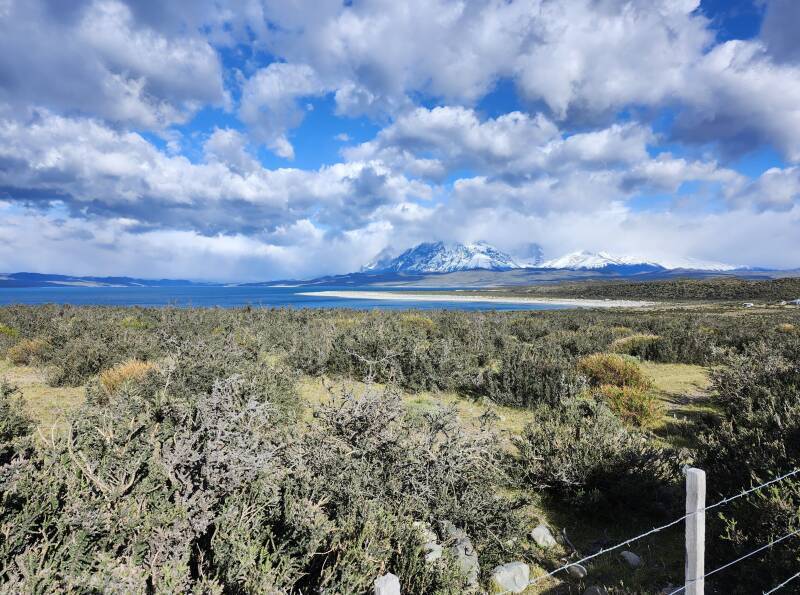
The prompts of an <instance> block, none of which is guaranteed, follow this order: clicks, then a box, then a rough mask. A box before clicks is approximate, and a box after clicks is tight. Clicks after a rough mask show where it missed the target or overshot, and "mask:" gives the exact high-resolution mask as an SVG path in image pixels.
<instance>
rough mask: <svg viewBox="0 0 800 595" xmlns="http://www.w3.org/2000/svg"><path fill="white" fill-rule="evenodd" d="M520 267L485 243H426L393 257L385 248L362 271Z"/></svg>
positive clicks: (444, 271)
mask: <svg viewBox="0 0 800 595" xmlns="http://www.w3.org/2000/svg"><path fill="white" fill-rule="evenodd" d="M523 266H524V265H523V264H520V263H519V262H517V261H516V260H515V259H514V258H512V257H511V256H510V255H508V254H506V253H505V252H502V251H500V250H498V249H497V248H494V247H493V246H490V245H489V244H487V243H486V242H474V243H465V244H461V243H445V242H426V243H423V244H419V245H417V246H414V247H413V248H409V249H408V250H406V251H405V252H403V253H402V254H400V256H397V257H396V258H391V257H390V256H389V253H388V252H387V250H384V251H383V252H381V253H380V254H379V255H378V257H377V258H376V259H375V260H374V261H373V262H371V263H369V264H368V265H366V266H364V267H363V268H362V269H361V270H362V271H370V272H379V271H386V272H396V273H400V272H409V273H452V272H454V271H469V270H472V269H489V270H493V271H504V270H509V269H519V268H523Z"/></svg>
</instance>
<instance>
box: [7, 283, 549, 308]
mask: <svg viewBox="0 0 800 595" xmlns="http://www.w3.org/2000/svg"><path fill="white" fill-rule="evenodd" d="M336 289H343V290H348V291H352V290H356V289H359V288H357V287H352V286H348V287H330V286H329V287H325V288H324V291H331V290H336ZM361 289H368V290H369V291H389V290H385V289H384V290H382V289H380V288H376V287H369V288H366V287H365V288H361ZM322 290H323V289H322V288H321V289H320V291H322ZM309 291H314V290H313V289H310V288H308V287H200V286H196V287H33V288H0V305H8V304H50V303H56V304H75V305H102V306H170V305H171V306H182V307H191V306H194V307H211V306H219V307H222V308H237V307H242V306H248V305H249V306H253V307H265V308H277V307H283V306H289V307H294V308H354V309H359V310H371V309H373V308H379V309H382V310H408V309H412V308H419V309H423V310H440V309H447V310H557V309H561V308H563V307H564V306H557V305H549V304H548V305H542V304H500V303H497V302H424V301H419V302H416V301H407V300H406V301H401V300H397V301H393V300H366V299H365V300H362V299H349V298H333V297H330V296H322V295H321V296H313V295H300V293H301V292H309ZM395 291H396V290H395ZM451 291H452V290H451Z"/></svg>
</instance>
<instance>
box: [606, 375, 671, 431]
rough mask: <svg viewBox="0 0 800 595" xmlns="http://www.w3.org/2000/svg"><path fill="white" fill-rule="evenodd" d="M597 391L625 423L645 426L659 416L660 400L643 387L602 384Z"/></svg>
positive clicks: (656, 419)
mask: <svg viewBox="0 0 800 595" xmlns="http://www.w3.org/2000/svg"><path fill="white" fill-rule="evenodd" d="M597 393H598V395H599V396H600V397H601V398H602V399H603V400H604V401H605V402H606V403H607V404H608V406H609V408H610V409H611V411H613V412H614V413H615V414H616V415H617V416H618V417H619V418H620V419H621V420H622V421H624V422H625V423H627V424H631V425H634V426H638V427H640V428H647V427H650V426H652V425H654V424H655V423H656V422H657V421H658V420H659V419H660V417H661V413H662V407H661V402H660V401H659V400H658V398H656V397H655V396H654V395H653V394H652V393H651V392H650V391H648V390H647V389H645V388H641V387H639V386H615V385H613V384H604V385H602V386H600V387H598V389H597Z"/></svg>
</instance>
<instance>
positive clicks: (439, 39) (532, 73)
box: [265, 0, 800, 160]
mask: <svg viewBox="0 0 800 595" xmlns="http://www.w3.org/2000/svg"><path fill="white" fill-rule="evenodd" d="M795 5H796V3H793V2H792V1H791V0H773V1H772V2H770V4H769V9H768V10H767V18H766V21H765V25H764V32H763V37H764V40H765V41H766V43H767V45H768V46H769V47H770V48H772V51H771V52H767V51H765V45H764V42H762V41H760V40H752V41H735V42H727V43H725V44H722V45H718V46H717V45H715V40H714V34H713V32H712V31H711V29H710V22H709V20H708V19H707V18H706V17H704V16H703V14H702V12H701V11H700V10H699V7H700V0H633V1H631V0H605V1H603V2H596V1H594V0H563V1H560V2H551V1H548V0H519V1H517V2H501V1H499V0H478V1H476V2H472V3H470V4H469V5H468V6H467V5H465V4H463V3H461V2H453V1H449V0H435V1H433V2H431V1H428V0H425V1H423V0H414V1H412V2H410V3H409V2H402V3H398V2H391V1H389V0H369V1H365V2H359V3H354V4H352V5H348V4H346V3H345V4H342V3H339V2H324V3H322V4H321V7H320V9H319V10H309V8H308V5H307V4H305V3H303V2H298V3H291V4H288V5H287V4H285V3H281V4H276V5H271V6H268V7H266V10H265V16H266V18H267V19H269V20H270V22H274V23H275V24H276V29H275V30H274V31H273V30H270V31H269V33H268V35H267V37H266V43H267V44H268V45H269V47H271V48H272V50H273V51H274V52H275V53H276V54H277V55H279V56H281V57H283V58H284V59H285V60H287V61H288V62H290V63H294V64H302V65H303V67H304V68H311V69H313V71H314V73H315V74H316V76H318V77H320V78H321V79H323V80H325V81H328V82H327V86H328V87H329V90H330V91H335V95H336V98H337V102H338V103H339V107H340V110H341V111H342V112H343V113H351V114H359V113H369V112H370V110H373V111H374V110H376V109H377V110H378V111H380V110H383V111H388V112H389V113H392V114H396V113H402V112H404V111H406V110H407V109H408V107H409V106H408V98H409V96H412V95H413V94H418V93H423V94H427V95H431V96H434V97H439V98H441V99H442V100H444V101H445V102H448V103H459V104H473V103H475V102H476V101H477V100H478V99H480V98H481V97H483V96H484V95H485V94H486V93H487V92H489V91H490V90H491V89H492V88H493V86H494V85H495V83H496V82H497V81H498V80H500V79H504V78H507V79H511V80H513V81H514V82H515V83H516V86H517V89H518V90H519V92H520V93H521V94H522V96H523V97H525V98H527V99H528V100H530V101H532V102H543V103H544V104H545V105H546V106H547V107H548V109H549V111H550V114H551V116H552V118H553V119H555V120H559V121H565V120H566V121H578V122H587V121H589V122H592V121H597V119H598V118H600V119H601V121H608V120H609V119H613V118H614V117H615V116H616V114H617V113H618V112H619V110H622V109H626V108H629V107H634V108H636V107H641V108H644V109H653V108H659V107H664V106H673V107H674V108H675V109H678V110H680V112H681V114H682V120H681V121H682V123H683V126H682V127H681V128H682V134H681V138H682V139H683V140H685V141H690V142H699V143H707V142H711V141H715V142H719V143H721V144H722V145H724V147H723V148H727V149H729V150H730V151H731V152H737V151H739V152H740V151H741V150H742V149H743V147H746V146H747V144H746V142H745V141H747V140H751V139H753V138H755V139H756V140H758V141H759V142H768V143H772V144H774V146H775V147H776V148H777V149H778V150H779V151H781V152H783V153H784V154H785V155H786V156H787V157H788V158H789V159H792V160H797V159H798V158H800V149H798V145H799V144H800V129H798V126H797V118H798V112H797V110H796V109H795V107H794V106H796V105H797V101H798V97H797V88H798V86H799V85H800V69H798V67H797V66H796V61H795V60H794V57H795V56H796V54H795V52H797V51H798V50H797V46H798V44H797V43H794V35H793V34H794V30H793V28H792V24H793V23H795V20H796V19H793V18H792V16H793V15H794V13H793V12H792V11H796V10H797V9H796V8H795ZM409 39H414V40H415V41H414V43H408V40H409ZM787 60H788V61H790V62H791V61H795V64H789V63H786V61H787Z"/></svg>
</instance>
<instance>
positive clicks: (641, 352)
mask: <svg viewBox="0 0 800 595" xmlns="http://www.w3.org/2000/svg"><path fill="white" fill-rule="evenodd" d="M660 338H661V337H659V336H658V335H649V334H635V335H629V336H627V337H620V338H618V339H614V341H612V342H611V351H613V352H614V353H624V354H626V355H633V356H637V357H641V358H642V359H650V358H648V357H647V356H648V354H649V349H650V348H651V347H652V346H653V345H654V344H655V343H656V342H657V341H658V340H659V339H660Z"/></svg>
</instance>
